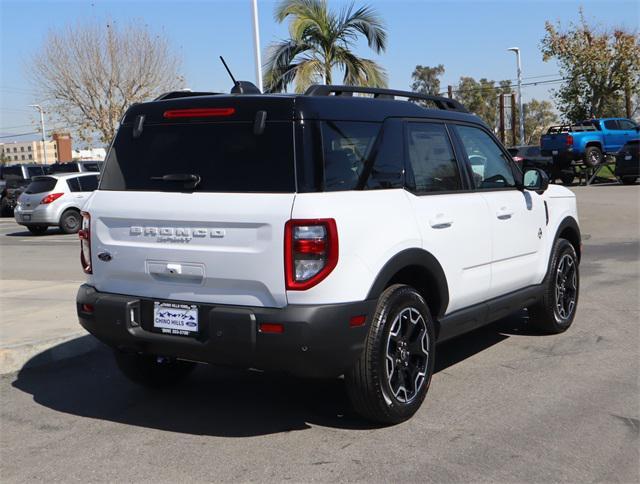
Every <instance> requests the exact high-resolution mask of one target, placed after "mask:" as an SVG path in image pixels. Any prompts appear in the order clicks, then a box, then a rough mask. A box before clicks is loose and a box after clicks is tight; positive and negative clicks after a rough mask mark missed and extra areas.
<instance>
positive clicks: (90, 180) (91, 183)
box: [75, 176, 98, 192]
mask: <svg viewBox="0 0 640 484" xmlns="http://www.w3.org/2000/svg"><path fill="white" fill-rule="evenodd" d="M75 179H76V180H78V182H80V191H83V192H92V191H94V190H96V189H97V188H98V177H97V176H80V177H78V178H75Z"/></svg>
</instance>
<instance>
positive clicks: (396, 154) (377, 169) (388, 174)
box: [366, 119, 404, 190]
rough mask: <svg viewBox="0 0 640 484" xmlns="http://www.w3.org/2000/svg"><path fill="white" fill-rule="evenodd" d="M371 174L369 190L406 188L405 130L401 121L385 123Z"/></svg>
mask: <svg viewBox="0 0 640 484" xmlns="http://www.w3.org/2000/svg"><path fill="white" fill-rule="evenodd" d="M380 136H381V138H380V140H379V143H378V145H377V150H376V148H374V150H376V151H374V153H373V156H374V159H373V164H372V168H371V172H370V173H368V178H367V185H366V188H367V189H368V190H377V189H383V188H403V187H404V153H403V152H404V130H403V123H402V121H400V120H396V119H391V120H388V121H386V122H385V123H384V126H383V128H382V131H381V133H380Z"/></svg>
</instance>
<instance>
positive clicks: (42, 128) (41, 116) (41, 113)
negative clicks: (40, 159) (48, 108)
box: [29, 104, 48, 165]
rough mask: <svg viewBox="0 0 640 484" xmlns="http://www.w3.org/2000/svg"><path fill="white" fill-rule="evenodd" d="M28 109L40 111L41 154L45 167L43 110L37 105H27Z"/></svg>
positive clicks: (45, 148) (45, 143) (45, 149)
mask: <svg viewBox="0 0 640 484" xmlns="http://www.w3.org/2000/svg"><path fill="white" fill-rule="evenodd" d="M29 107H30V108H36V109H37V110H38V111H40V129H41V130H42V154H43V156H44V164H45V165H47V164H48V163H47V142H46V141H45V134H44V110H43V109H42V106H40V105H39V104H29Z"/></svg>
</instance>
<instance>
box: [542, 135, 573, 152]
mask: <svg viewBox="0 0 640 484" xmlns="http://www.w3.org/2000/svg"><path fill="white" fill-rule="evenodd" d="M540 148H541V149H542V150H544V151H545V152H546V151H552V150H557V151H558V152H562V151H565V150H566V149H567V134H566V133H559V134H545V135H542V137H541V139H540Z"/></svg>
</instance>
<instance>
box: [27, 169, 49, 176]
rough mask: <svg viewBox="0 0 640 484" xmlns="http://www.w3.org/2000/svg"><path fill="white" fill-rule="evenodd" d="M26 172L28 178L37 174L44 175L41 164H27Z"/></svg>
mask: <svg viewBox="0 0 640 484" xmlns="http://www.w3.org/2000/svg"><path fill="white" fill-rule="evenodd" d="M27 173H28V174H29V178H33V177H34V176H38V175H46V173H45V169H44V167H42V166H29V167H27Z"/></svg>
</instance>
